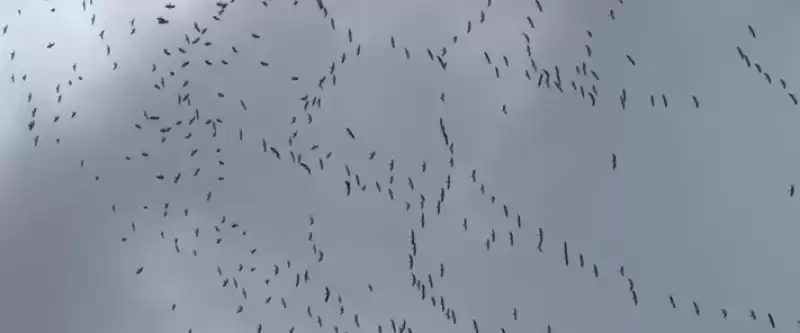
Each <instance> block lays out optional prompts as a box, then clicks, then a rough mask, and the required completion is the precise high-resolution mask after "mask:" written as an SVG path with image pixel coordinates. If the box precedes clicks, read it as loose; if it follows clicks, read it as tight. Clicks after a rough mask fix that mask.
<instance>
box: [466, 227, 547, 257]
mask: <svg viewBox="0 0 800 333" xmlns="http://www.w3.org/2000/svg"><path fill="white" fill-rule="evenodd" d="M465 222H466V221H465ZM538 235H539V245H537V246H536V247H537V248H538V249H539V252H542V243H544V231H543V230H542V228H539V233H538Z"/></svg>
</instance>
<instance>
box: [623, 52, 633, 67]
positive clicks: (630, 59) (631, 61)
mask: <svg viewBox="0 0 800 333" xmlns="http://www.w3.org/2000/svg"><path fill="white" fill-rule="evenodd" d="M625 58H628V62H630V63H631V65H633V66H636V61H633V58H631V56H630V55H628V54H626V55H625Z"/></svg>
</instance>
